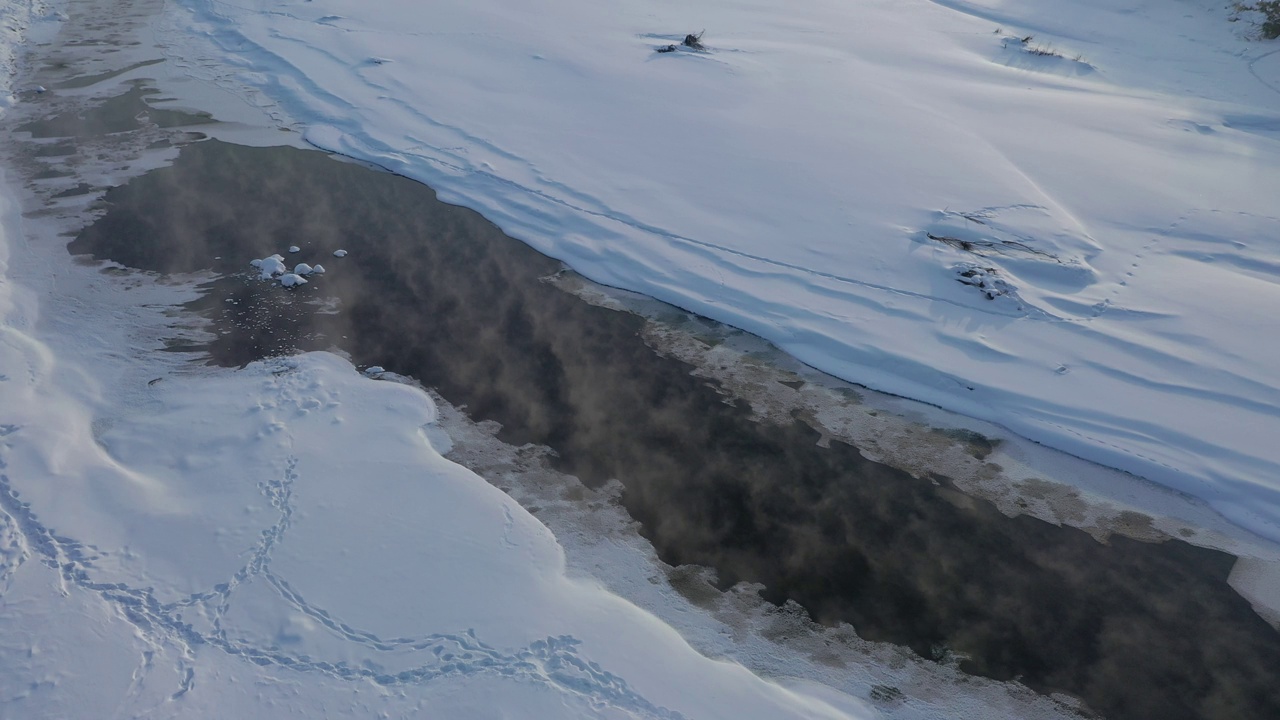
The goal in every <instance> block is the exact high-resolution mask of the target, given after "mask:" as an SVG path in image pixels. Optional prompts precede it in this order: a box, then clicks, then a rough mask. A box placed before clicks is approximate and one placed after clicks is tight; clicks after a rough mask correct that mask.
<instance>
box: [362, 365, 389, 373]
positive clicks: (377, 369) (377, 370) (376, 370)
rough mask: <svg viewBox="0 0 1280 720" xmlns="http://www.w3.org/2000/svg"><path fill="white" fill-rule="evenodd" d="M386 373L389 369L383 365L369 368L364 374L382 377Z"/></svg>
mask: <svg viewBox="0 0 1280 720" xmlns="http://www.w3.org/2000/svg"><path fill="white" fill-rule="evenodd" d="M386 371H387V369H386V368H384V367H382V366H381V365H370V366H369V367H367V368H365V369H364V374H365V375H381V374H382V373H384V372H386Z"/></svg>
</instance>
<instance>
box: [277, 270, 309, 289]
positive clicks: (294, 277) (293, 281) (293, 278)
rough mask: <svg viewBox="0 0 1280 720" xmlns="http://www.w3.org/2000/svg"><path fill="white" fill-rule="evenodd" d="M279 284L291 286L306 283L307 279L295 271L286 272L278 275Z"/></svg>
mask: <svg viewBox="0 0 1280 720" xmlns="http://www.w3.org/2000/svg"><path fill="white" fill-rule="evenodd" d="M280 284H281V285H283V286H285V287H293V286H294V285H306V284H307V279H306V278H304V277H302V276H301V275H299V274H297V273H286V274H284V275H282V276H281V277H280Z"/></svg>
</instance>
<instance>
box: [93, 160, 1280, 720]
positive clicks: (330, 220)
mask: <svg viewBox="0 0 1280 720" xmlns="http://www.w3.org/2000/svg"><path fill="white" fill-rule="evenodd" d="M107 199H108V201H109V205H108V207H109V210H108V212H107V213H106V214H105V215H104V216H103V217H102V218H101V219H100V220H99V221H98V222H96V223H95V224H94V225H93V226H92V227H90V228H89V229H87V230H86V231H85V232H84V233H83V234H82V235H81V236H80V237H79V238H78V239H77V240H76V241H75V242H74V243H73V244H72V248H71V249H72V251H73V252H77V253H92V254H94V255H95V256H97V257H100V258H109V259H112V260H116V261H118V262H121V263H123V264H125V265H129V266H132V267H137V268H143V269H149V270H158V271H162V272H176V271H191V270H196V269H201V268H213V269H216V270H219V271H221V272H223V273H225V275H224V276H223V277H222V278H220V279H219V280H217V281H215V282H213V283H211V284H210V286H209V288H208V289H209V293H208V294H207V296H206V297H205V298H204V299H202V300H201V301H199V302H198V303H196V304H195V306H194V307H195V308H196V309H198V310H199V311H201V312H203V313H206V314H208V315H209V316H210V317H214V318H216V319H217V320H218V323H217V329H218V331H219V332H220V333H222V334H220V335H219V336H218V337H217V339H216V340H214V341H213V342H212V343H211V344H210V345H209V346H208V347H207V348H206V349H207V350H208V352H209V353H210V355H211V357H212V358H213V360H214V361H215V362H218V363H223V364H230V365H237V364H243V363H247V362H250V361H252V360H254V359H257V358H260V357H263V356H265V355H271V354H275V353H285V352H290V351H293V350H295V349H328V348H331V347H335V346H336V347H340V348H342V349H344V350H346V351H347V352H349V353H350V354H351V356H352V357H353V359H354V360H355V361H356V362H357V363H359V364H378V365H382V366H384V367H386V368H388V369H390V370H394V371H396V372H399V373H402V374H405V375H410V376H413V377H416V378H418V379H419V380H421V381H422V382H423V383H425V384H426V385H429V386H432V387H435V388H437V389H438V390H439V392H440V393H441V395H443V396H444V397H446V398H448V399H449V400H450V401H451V402H453V403H455V404H459V405H465V406H466V409H467V412H468V413H469V414H470V415H471V416H472V417H473V418H474V419H476V420H495V421H497V422H499V423H501V424H502V426H503V429H502V432H501V433H500V437H501V438H502V439H504V440H505V441H507V442H509V443H512V444H516V445H520V444H524V443H537V444H545V445H548V446H550V447H552V448H554V450H555V451H556V452H557V453H558V457H557V458H556V460H555V462H556V464H557V465H558V467H559V469H561V470H563V471H565V472H569V473H573V474H576V475H578V476H579V477H581V478H582V479H583V480H584V481H586V482H588V483H590V484H599V483H602V482H604V481H606V480H608V479H610V478H618V479H620V480H621V481H622V482H623V484H624V486H625V488H626V490H625V493H624V501H625V504H626V507H627V509H628V511H629V512H630V513H631V514H632V515H633V516H634V517H635V518H636V519H637V520H639V521H640V522H641V523H642V524H643V532H644V534H645V535H646V536H647V537H648V538H649V539H650V540H652V542H653V543H654V545H655V546H656V548H657V550H658V552H659V554H660V555H661V557H662V558H663V559H664V560H665V561H667V562H669V563H672V564H680V563H697V564H702V565H707V566H710V567H713V568H715V570H716V572H717V574H718V576H719V579H720V582H721V583H722V584H723V585H726V586H727V585H729V584H732V583H734V582H737V581H740V580H748V581H755V582H760V583H763V584H764V585H765V586H766V588H767V589H766V591H765V592H766V595H767V597H768V599H770V600H771V601H774V602H781V601H783V600H785V599H787V598H791V599H794V600H796V601H798V602H799V603H800V604H802V605H803V606H804V607H805V608H807V609H808V610H809V611H810V612H811V613H812V614H813V615H814V617H815V618H816V619H818V620H820V621H823V622H835V621H839V620H845V621H848V622H850V623H852V624H853V625H854V626H855V627H856V628H857V630H858V632H859V634H861V635H862V636H863V637H865V638H868V639H872V640H884V641H890V642H895V643H901V644H907V645H910V646H911V647H912V648H914V649H916V650H917V651H918V652H919V653H921V654H922V655H925V656H933V657H935V658H938V657H941V656H943V655H946V654H947V653H960V654H963V655H966V656H968V658H967V659H966V660H964V661H963V662H962V667H963V668H964V669H965V670H967V671H969V672H972V673H977V674H981V675H985V676H988V677H993V678H998V679H1013V678H1019V679H1021V680H1022V681H1023V682H1025V683H1026V684H1028V685H1030V686H1031V687H1033V688H1036V689H1038V690H1041V691H1056V690H1061V691H1065V692H1068V693H1070V694H1072V695H1075V696H1077V697H1080V698H1083V699H1084V700H1085V701H1086V702H1087V703H1088V704H1089V706H1091V707H1092V708H1093V709H1095V710H1097V711H1099V712H1101V713H1103V714H1104V715H1105V716H1107V717H1111V718H1153V719H1154V718H1159V719H1161V720H1169V719H1174V718H1228V717H1230V718H1260V719H1261V718H1275V717H1280V688H1278V687H1277V683H1275V670H1276V668H1280V634H1278V633H1276V632H1275V631H1274V630H1273V629H1272V628H1271V627H1270V626H1268V625H1267V624H1265V623H1264V622H1263V621H1262V620H1260V619H1259V618H1258V617H1257V616H1256V615H1255V614H1254V613H1253V612H1252V610H1251V609H1250V608H1249V605H1248V604H1247V603H1246V602H1245V601H1244V600H1243V599H1241V598H1240V597H1238V596H1237V595H1236V594H1235V593H1234V592H1233V591H1232V590H1231V589H1230V588H1229V587H1228V586H1227V583H1226V578H1227V575H1228V572H1229V571H1230V568H1231V564H1232V562H1233V558H1231V557H1230V556H1228V555H1225V554H1223V553H1219V552H1214V551H1209V550H1204V549H1200V548H1195V547H1192V546H1190V545H1187V544H1185V543H1182V542H1179V541H1170V542H1166V543H1163V544H1147V543H1141V542H1137V541H1133V540H1128V539H1125V538H1120V537H1116V538H1114V539H1113V540H1112V541H1111V543H1110V545H1108V546H1104V545H1101V544H1099V543H1097V542H1096V541H1094V540H1093V539H1092V538H1090V537H1089V536H1088V535H1086V534H1085V533H1084V532H1082V531H1079V530H1075V529H1069V528H1058V527H1054V526H1052V525H1049V524H1047V523H1044V522H1041V521H1038V520H1034V519H1031V518H1027V517H1019V518H1014V519H1010V518H1007V517H1005V516H1003V515H1001V514H1000V513H998V512H997V511H996V510H995V509H994V508H993V507H992V506H991V505H990V504H988V503H986V502H983V501H977V500H973V499H971V498H969V497H967V496H964V495H962V494H961V493H959V492H956V491H955V490H953V489H952V488H951V487H950V485H949V483H948V481H947V479H946V478H945V477H941V476H936V477H934V478H926V479H916V478H913V477H911V476H909V475H907V474H905V473H902V472H900V471H897V470H895V469H893V468H890V467H887V466H884V465H881V464H878V463H874V462H871V461H868V460H866V459H865V458H863V457H862V456H861V454H859V452H858V451H857V449H856V448H853V447H851V446H849V445H845V444H842V443H839V442H833V443H831V447H830V448H821V447H818V446H817V444H816V443H817V440H818V436H817V433H815V432H814V431H813V430H811V429H810V428H809V427H808V426H806V425H804V424H803V423H801V422H793V423H791V424H789V425H786V426H784V427H778V426H772V425H762V424H759V423H757V422H753V421H752V420H751V419H750V413H749V412H748V411H747V409H745V408H743V407H740V406H738V405H737V404H735V403H733V402H730V401H726V399H725V398H724V397H723V396H722V395H721V394H719V393H717V392H716V390H715V389H714V388H713V387H710V386H708V384H707V383H706V381H705V380H703V379H700V378H696V377H694V376H692V375H691V374H690V372H689V371H690V369H691V368H690V366H687V365H685V364H683V363H680V362H678V361H675V360H671V359H668V358H663V357H661V356H659V355H657V354H655V353H654V352H653V351H651V350H650V349H649V348H648V347H647V346H646V345H645V344H644V342H643V341H642V340H641V338H640V337H639V333H640V330H641V328H642V322H643V321H642V320H641V319H640V318H638V317H635V316H633V315H629V314H626V313H621V312H614V311H610V310H606V309H602V308H599V307H595V306H592V305H589V304H587V303H584V302H581V301H580V300H578V299H577V298H575V297H573V296H571V295H568V294H566V293H564V292H561V291H559V290H557V289H555V288H553V287H552V286H550V285H548V284H547V283H545V282H542V281H541V280H540V278H543V277H545V276H547V275H549V274H551V273H554V272H556V271H557V270H559V267H560V266H559V264H558V263H557V262H556V261H554V260H551V259H548V258H546V257H544V256H541V255H539V254H537V253H536V252H534V251H532V250H530V249H529V248H528V247H526V246H525V245H523V244H521V243H519V242H516V241H514V240H511V239H510V238H507V237H506V236H504V235H503V234H502V233H501V232H500V231H499V230H498V229H497V228H496V227H494V226H493V225H491V224H490V223H488V222H487V221H485V220H484V219H483V218H481V217H480V216H479V215H477V214H476V213H474V212H471V211H468V210H465V209H461V208H457V207H452V206H448V205H444V204H442V203H439V202H438V201H437V200H436V199H435V197H434V194H433V193H432V192H431V191H430V190H429V189H427V188H425V187H423V186H421V185H419V184H417V183H414V182H411V181H408V180H404V179H402V178H398V177H395V176H392V175H388V174H385V173H379V172H374V171H370V170H368V169H367V168H363V167H360V166H358V165H355V164H351V163H343V162H335V161H333V160H332V159H329V158H327V157H326V156H324V155H322V154H320V153H315V152H305V151H299V150H293V149H287V148H271V149H259V148H245V147H238V146H233V145H227V144H223V143H219V142H216V141H209V142H205V143H200V144H197V145H193V146H189V147H186V148H184V149H183V151H182V153H181V155H180V156H179V158H178V161H177V162H176V164H175V165H174V166H173V167H171V168H166V169H163V170H159V171H156V172H153V173H150V174H148V175H146V176H144V177H142V178H139V179H137V180H134V181H133V182H131V183H130V184H129V185H127V186H124V187H121V188H117V189H115V190H113V191H111V192H110V193H109V194H108V198H107ZM290 245H298V246H300V247H301V248H302V251H301V252H299V253H297V254H296V255H291V256H289V257H288V261H289V262H290V263H293V262H303V261H305V262H309V263H315V262H322V263H324V264H325V265H326V267H328V268H329V272H328V273H327V274H326V275H325V276H323V277H322V278H317V279H316V280H315V281H314V282H313V283H311V284H309V285H306V286H303V287H301V288H297V289H294V290H285V289H283V288H280V287H279V286H278V285H275V284H270V283H263V282H260V281H258V280H256V279H254V278H252V277H250V276H248V275H247V274H246V273H245V271H246V270H247V263H248V261H249V259H251V258H255V257H262V256H265V255H268V254H271V253H273V252H281V253H284V251H285V248H287V247H288V246H290ZM340 247H341V248H346V249H348V250H350V251H351V254H350V255H349V256H348V257H346V258H343V259H335V258H333V257H332V256H331V252H332V251H333V250H335V249H337V248H340ZM215 258H220V259H215ZM332 298H337V300H338V307H339V308H340V309H339V311H338V312H336V313H334V312H332V311H331V310H332V308H333V303H332V302H331V299H332Z"/></svg>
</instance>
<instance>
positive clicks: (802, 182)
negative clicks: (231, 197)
mask: <svg viewBox="0 0 1280 720" xmlns="http://www.w3.org/2000/svg"><path fill="white" fill-rule="evenodd" d="M181 4H182V5H183V6H185V7H186V8H187V12H189V13H190V14H191V17H190V19H189V23H174V27H184V28H187V29H186V30H184V31H183V32H188V31H189V32H190V33H192V34H193V35H200V36H203V37H206V38H210V39H212V41H213V42H215V43H217V46H218V49H217V50H216V51H215V55H217V56H218V59H219V60H220V61H221V62H223V63H225V65H226V66H227V67H228V68H229V69H228V70H227V71H226V72H225V73H224V74H223V76H222V79H223V80H224V81H225V82H228V83H245V82H247V83H251V84H255V85H256V88H257V90H258V91H260V92H261V93H263V94H265V95H266V96H268V97H270V98H271V99H272V100H274V101H275V102H277V103H279V104H280V106H281V107H283V108H284V109H285V110H287V111H288V112H289V114H290V115H291V116H292V117H295V118H301V119H302V120H303V121H304V123H305V128H304V129H305V132H306V137H307V139H308V140H309V141H310V142H312V143H313V144H315V145H317V146H319V147H322V148H325V149H328V150H332V151H336V152H340V153H343V154H346V155H349V156H352V157H355V158H358V159H361V160H365V161H368V162H372V163H375V164H378V165H381V166H383V167H386V168H388V169H390V170H393V171H395V172H398V173H401V174H404V175H407V176H410V177H414V178H417V179H420V180H422V181H425V182H427V183H429V184H431V185H432V186H433V187H435V188H437V189H438V191H439V192H440V195H441V197H442V198H443V199H445V200H447V201H449V202H455V203H460V204H464V205H467V206H469V207H472V208H475V209H477V210H479V211H480V212H482V213H483V214H484V215H485V216H486V217H488V218H490V219H492V220H494V221H495V222H497V223H498V224H499V225H500V226H502V227H503V229H504V230H506V231H507V232H509V233H511V234H512V235H514V236H515V237H517V238H519V239H521V240H524V241H526V242H528V243H529V244H531V245H532V246H534V247H536V248H537V249H539V250H541V251H543V252H545V253H547V254H549V255H552V256H554V257H557V258H560V259H563V260H564V261H566V262H567V263H568V264H570V265H571V266H572V267H574V268H575V269H576V270H578V271H579V272H581V273H583V274H584V275H587V276H588V277H590V278H592V279H594V280H597V281H599V282H603V283H605V284H608V285H613V286H617V287H622V288H626V289H630V290H635V291H638V292H642V293H645V294H648V295H652V296H654V297H657V298H659V299H662V300H666V301H668V302H672V303H674V304H676V305H679V306H682V307H684V308H687V309H690V310H694V311H697V312H699V313H702V314H704V315H707V316H710V317H713V318H716V319H718V320H722V321H725V322H728V323H731V324H733V325H736V326H738V327H741V328H744V329H746V330H748V331H751V332H753V333H757V334H760V335H762V336H764V337H767V338H769V339H771V340H774V341H775V342H777V343H778V344H779V345H780V346H781V347H783V348H784V349H785V350H787V351H789V352H791V353H792V354H794V355H795V356H796V357H798V358H799V359H801V360H803V361H805V362H807V363H809V364H811V365H813V366H815V367H818V368H820V369H822V370H826V371H828V372H831V373H833V374H835V375H838V376H840V377H843V378H846V379H848V380H852V381H856V382H859V383H863V384H866V385H868V386H871V387H874V388H877V389H881V390H884V391H888V392H892V393H896V394H900V395H904V396H907V397H911V398H915V399H919V400H923V401H926V402H929V403H934V404H937V405H939V406H942V407H945V408H947V409H950V410H954V411H958V412H962V413H965V414H968V415H971V416H974V417H978V418H982V419H985V420H991V421H994V422H997V423H1000V424H1002V425H1004V426H1006V427H1008V428H1010V429H1011V430H1013V431H1015V432H1017V433H1019V434H1022V435H1024V436H1026V437H1028V438H1030V439H1032V440H1035V441H1037V442H1041V443H1044V444H1046V445H1049V446H1051V447H1055V448H1058V449H1062V450H1065V451H1068V452H1070V453H1073V454H1076V455H1079V456H1082V457H1085V458H1088V459H1091V460H1094V461H1097V462H1101V463H1104V464H1107V465H1110V466H1113V467H1116V468H1120V469H1122V470H1127V471H1130V472H1133V473H1136V474H1139V475H1142V476H1145V477H1148V478H1150V479H1153V480H1155V481H1157V482H1160V483H1163V484H1165V485H1167V486H1169V487H1172V488H1175V489H1177V490H1180V491H1183V492H1187V493H1190V494H1192V495H1195V496H1198V497H1200V498H1203V499H1205V500H1207V501H1208V502H1210V503H1211V504H1212V506H1213V507H1214V508H1216V509H1217V510H1219V511H1220V512H1222V513H1223V514H1224V515H1226V516H1227V517H1229V518H1231V519H1232V520H1233V521H1235V522H1237V523H1240V524H1241V525H1243V526H1245V527H1248V528H1251V529H1253V530H1254V531H1256V532H1259V533H1261V534H1264V535H1267V536H1269V537H1271V538H1280V446H1277V444H1276V443H1275V442H1274V437H1275V434H1276V431H1277V429H1280V375H1277V374H1276V373H1275V372H1274V367H1275V363H1274V359H1273V358H1274V357H1275V356H1276V355H1277V354H1280V318H1278V317H1277V316H1276V314H1275V313H1273V312H1271V311H1270V310H1269V308H1272V307H1276V306H1277V305H1278V304H1280V283H1277V281H1276V278H1277V274H1278V273H1280V219H1278V218H1277V216H1276V210H1275V205H1274V200H1275V198H1276V197H1280V173H1277V172H1276V171H1275V168H1276V167H1277V164H1278V162H1280V143H1278V142H1277V140H1280V82H1277V81H1276V80H1275V78H1276V77H1277V75H1276V74H1275V71H1276V69H1277V68H1278V67H1280V52H1278V51H1277V50H1276V46H1275V45H1274V44H1273V43H1260V42H1250V41H1248V40H1246V39H1245V38H1244V37H1243V34H1244V32H1245V28H1244V27H1243V24H1242V23H1237V24H1232V23H1231V22H1229V17H1228V12H1227V11H1225V10H1223V9H1222V8H1221V7H1220V5H1221V4H1220V3H1214V2H1209V1H1208V0H1191V1H1190V2H1182V3H1176V4H1154V5H1152V4H1146V3H1139V2H1136V1H1134V0H1124V1H1123V2H1120V3H1097V2H1092V1H1091V0H1073V1H1071V2H1062V1H1061V0H1053V1H1050V0H1033V1H1031V2H1025V3H1019V4H1016V5H1009V4H1007V3H1000V2H995V0H976V1H972V2H970V1H966V0H937V1H933V2H930V1H928V0H910V1H909V2H887V1H884V0H877V1H875V2H869V3H847V2H837V1H835V0H806V1H805V2H800V3H786V4H777V3H775V4H760V3H751V2H744V1H743V0H713V1H712V2H707V3H700V4H699V5H698V6H697V7H696V8H690V6H689V5H688V4H687V3H679V2H674V1H673V0H659V1H658V2H653V1H646V2H639V1H638V0H625V1H623V2H618V3H608V4H600V3H594V2H589V1H588V0H560V1H559V2H556V3H554V4H540V5H539V6H538V7H537V8H530V7H529V6H528V5H527V4H525V3H519V2H516V1H515V0H474V1H469V2H465V3H464V2H438V3H429V4H423V3H418V2H412V1H411V0H388V1H386V2H381V3H376V4H367V5H361V6H360V7H359V8H358V9H357V8H355V7H354V6H352V5H351V4H350V3H347V2H341V1H340V0H315V1H314V2H302V1H301V0H294V1H290V2H283V3H281V2H275V1H273V2H265V0H246V1H245V2H240V3H235V4H227V3H221V2H214V1H213V0H181ZM566 28H572V31H571V32H567V31H566ZM702 28H706V29H707V33H706V35H705V36H704V38H703V43H705V44H706V46H707V50H706V51H703V52H694V51H681V52H674V53H667V54H660V53H657V52H655V50H656V49H657V48H659V47H662V46H665V45H667V44H669V43H678V42H679V41H680V39H681V38H683V36H684V34H685V33H687V32H690V31H696V30H700V29H702ZM1028 36H1031V39H1030V40H1028V41H1027V42H1025V43H1024V42H1022V38H1025V37H1028ZM175 42H176V41H175ZM371 58H376V59H374V60H371ZM334 254H335V255H336V256H338V257H341V254H340V253H334Z"/></svg>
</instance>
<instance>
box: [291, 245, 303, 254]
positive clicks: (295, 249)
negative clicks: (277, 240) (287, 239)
mask: <svg viewBox="0 0 1280 720" xmlns="http://www.w3.org/2000/svg"><path fill="white" fill-rule="evenodd" d="M301 251H302V248H300V247H298V246H297V245H290V246H289V252H291V253H296V252H301Z"/></svg>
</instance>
